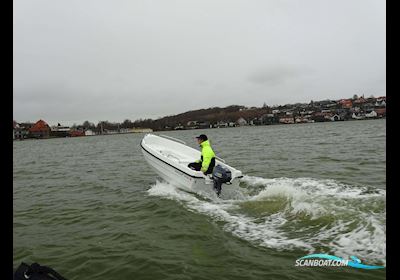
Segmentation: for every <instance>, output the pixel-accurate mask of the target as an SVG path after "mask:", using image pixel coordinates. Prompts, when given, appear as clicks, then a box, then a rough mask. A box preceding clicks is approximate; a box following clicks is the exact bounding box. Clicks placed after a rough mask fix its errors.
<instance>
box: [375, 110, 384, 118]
mask: <svg viewBox="0 0 400 280" xmlns="http://www.w3.org/2000/svg"><path fill="white" fill-rule="evenodd" d="M374 111H375V112H376V114H377V116H378V117H379V118H382V117H386V108H375V109H374Z"/></svg>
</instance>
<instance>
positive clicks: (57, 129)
mask: <svg viewBox="0 0 400 280" xmlns="http://www.w3.org/2000/svg"><path fill="white" fill-rule="evenodd" d="M70 130H71V129H70V127H69V126H63V125H61V124H60V123H58V124H57V126H52V127H51V130H50V136H54V137H67V136H69V132H70Z"/></svg>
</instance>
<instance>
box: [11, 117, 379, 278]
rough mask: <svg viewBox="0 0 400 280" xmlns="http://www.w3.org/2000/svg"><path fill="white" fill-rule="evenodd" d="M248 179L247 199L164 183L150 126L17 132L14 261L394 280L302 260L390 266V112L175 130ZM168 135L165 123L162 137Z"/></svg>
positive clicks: (141, 272) (81, 269)
mask: <svg viewBox="0 0 400 280" xmlns="http://www.w3.org/2000/svg"><path fill="white" fill-rule="evenodd" d="M200 133H206V134H207V135H208V136H209V138H210V139H211V142H212V144H213V147H214V150H215V151H216V153H217V154H218V155H219V156H221V157H222V158H224V159H225V160H226V161H227V163H228V164H230V165H232V166H234V167H236V168H237V169H239V170H242V172H243V173H244V174H245V175H246V176H245V177H244V179H243V182H242V183H241V198H237V197H235V198H232V199H226V200H220V199H215V200H213V199H204V198H202V197H200V196H197V195H194V194H191V193H188V192H184V191H182V190H180V189H177V188H176V187H175V186H172V185H169V184H167V183H166V182H163V181H161V180H160V179H159V178H158V177H157V176H156V175H155V173H154V172H153V171H152V170H151V168H150V167H149V166H148V165H147V163H146V162H145V161H144V159H143V156H142V154H141V151H140V146H139V143H140V140H141V139H142V137H143V134H128V135H113V136H98V137H84V138H69V139H51V140H39V141H23V142H14V188H13V194H14V207H13V209H14V210H13V212H14V230H13V232H14V240H13V243H14V244H13V248H14V267H16V266H17V265H19V263H20V262H21V261H24V262H28V263H31V262H39V263H41V264H44V265H50V266H52V267H53V268H55V269H56V270H57V271H58V272H60V273H61V274H62V275H64V276H65V277H67V278H68V279H207V280H209V279H355V278H361V277H362V279H385V278H386V274H385V270H375V271H367V270H359V269H355V268H351V267H341V268H327V267H321V268H315V267H302V268H299V267H295V260H296V259H297V258H300V257H302V256H304V255H306V254H309V253H327V254H333V255H337V256H340V257H344V258H346V259H347V258H349V257H350V256H351V255H355V256H357V257H358V258H360V259H361V260H362V261H363V263H365V264H370V265H385V263H386V210H385V208H386V175H385V173H386V144H385V143H386V121H385V120H371V121H352V122H338V123H314V124H304V125H277V126H262V127H241V128H225V129H209V130H204V131H202V130H190V131H172V132H164V133H163V134H167V135H170V136H173V137H177V138H180V139H182V140H184V141H186V142H187V143H188V144H189V145H191V146H192V147H196V143H195V141H194V139H193V137H194V136H196V135H198V134H200ZM159 134H160V133H159Z"/></svg>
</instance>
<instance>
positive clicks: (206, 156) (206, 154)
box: [197, 140, 215, 172]
mask: <svg viewBox="0 0 400 280" xmlns="http://www.w3.org/2000/svg"><path fill="white" fill-rule="evenodd" d="M200 146H201V160H198V161H197V162H201V169H200V170H201V171H202V172H206V171H207V169H208V167H209V166H210V163H211V159H212V158H213V157H215V153H214V151H213V149H212V148H211V145H210V142H209V141H208V140H206V141H203V142H201V144H200Z"/></svg>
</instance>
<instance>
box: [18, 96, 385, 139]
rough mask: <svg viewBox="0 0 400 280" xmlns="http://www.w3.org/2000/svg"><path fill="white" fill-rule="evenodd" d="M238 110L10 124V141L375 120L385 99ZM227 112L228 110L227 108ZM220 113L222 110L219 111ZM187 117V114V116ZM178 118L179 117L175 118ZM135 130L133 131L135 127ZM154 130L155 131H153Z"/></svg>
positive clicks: (341, 100) (381, 113) (243, 108)
mask: <svg viewBox="0 0 400 280" xmlns="http://www.w3.org/2000/svg"><path fill="white" fill-rule="evenodd" d="M237 107H240V108H238V109H237V111H236V112H233V113H232V112H227V114H222V115H224V117H225V119H221V116H222V115H221V116H220V115H218V117H214V118H212V117H210V120H195V119H192V120H189V121H183V120H179V118H177V116H175V118H177V119H176V120H174V121H172V122H168V124H165V123H164V124H162V123H163V120H164V119H166V118H167V117H164V118H162V119H159V120H155V121H152V120H145V121H143V122H141V121H135V122H134V123H132V122H130V121H129V120H126V121H124V122H123V123H121V124H120V123H109V122H107V121H105V122H99V123H98V124H97V126H95V125H94V124H92V123H89V122H85V123H84V124H83V125H79V126H75V125H74V126H73V127H69V126H63V125H61V124H60V123H58V125H56V126H51V127H50V126H49V125H48V124H47V123H46V122H45V121H44V120H39V121H37V122H36V123H30V122H25V123H17V122H16V121H15V120H14V121H13V139H14V140H24V139H47V138H57V137H79V136H95V135H112V134H123V133H141V132H152V131H154V130H186V129H205V128H223V127H236V126H246V125H274V124H300V123H314V122H329V121H348V120H364V119H378V118H385V117H386V96H381V97H377V98H375V97H369V98H364V96H361V97H358V96H354V97H353V98H351V99H339V100H329V99H328V100H322V101H315V102H314V101H311V102H310V103H296V104H287V105H283V106H282V105H280V106H272V107H268V106H266V105H265V104H264V106H263V107H261V108H257V107H251V108H247V107H244V106H237ZM227 108H228V107H227ZM222 110H223V109H222ZM186 114H187V113H186ZM178 116H179V115H178ZM135 126H136V127H135ZM152 126H154V127H152Z"/></svg>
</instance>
